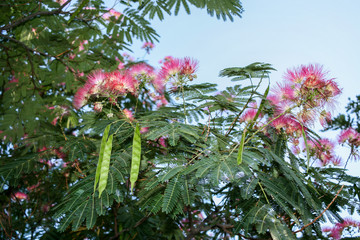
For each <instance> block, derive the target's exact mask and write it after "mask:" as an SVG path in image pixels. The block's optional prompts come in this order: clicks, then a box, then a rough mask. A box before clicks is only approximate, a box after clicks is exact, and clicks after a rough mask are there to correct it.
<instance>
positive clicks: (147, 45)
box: [141, 42, 155, 54]
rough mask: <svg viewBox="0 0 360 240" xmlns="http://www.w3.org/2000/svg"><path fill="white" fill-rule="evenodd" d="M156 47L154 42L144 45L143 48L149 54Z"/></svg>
mask: <svg viewBox="0 0 360 240" xmlns="http://www.w3.org/2000/svg"><path fill="white" fill-rule="evenodd" d="M154 47H155V44H153V43H152V42H146V43H144V45H142V47H141V48H143V49H145V51H146V52H147V54H149V53H150V50H152V49H153V48H154Z"/></svg>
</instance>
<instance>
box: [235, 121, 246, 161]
mask: <svg viewBox="0 0 360 240" xmlns="http://www.w3.org/2000/svg"><path fill="white" fill-rule="evenodd" d="M245 138H246V128H245V129H244V131H243V134H242V136H241V141H240V146H239V152H238V156H237V164H238V165H240V164H241V163H242V155H243V151H244V144H245Z"/></svg>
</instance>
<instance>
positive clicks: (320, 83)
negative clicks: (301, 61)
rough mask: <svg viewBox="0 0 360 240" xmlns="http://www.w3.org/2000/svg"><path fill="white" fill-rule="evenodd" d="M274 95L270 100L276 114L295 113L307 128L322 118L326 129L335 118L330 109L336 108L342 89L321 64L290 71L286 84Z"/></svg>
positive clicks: (279, 85)
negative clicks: (328, 122)
mask: <svg viewBox="0 0 360 240" xmlns="http://www.w3.org/2000/svg"><path fill="white" fill-rule="evenodd" d="M272 92H273V94H272V95H270V96H269V97H268V100H269V102H270V104H272V105H273V106H274V109H275V115H279V114H284V113H286V114H292V115H293V116H295V117H296V119H298V121H300V122H301V124H303V125H304V126H308V125H309V124H312V123H313V122H314V121H315V120H316V119H320V123H321V124H322V125H323V126H325V125H326V122H327V121H328V120H329V119H330V118H331V115H330V114H329V113H328V111H327V109H328V108H331V107H333V106H334V102H335V97H336V96H338V95H339V94H340V93H341V90H340V89H339V87H338V85H337V83H336V82H335V81H334V80H333V79H329V78H327V72H326V71H324V70H323V67H322V66H321V65H317V64H315V65H313V64H310V65H302V66H300V67H298V68H294V69H289V70H287V72H286V73H285V75H284V82H283V83H282V84H278V85H277V87H275V88H274V89H273V90H272Z"/></svg>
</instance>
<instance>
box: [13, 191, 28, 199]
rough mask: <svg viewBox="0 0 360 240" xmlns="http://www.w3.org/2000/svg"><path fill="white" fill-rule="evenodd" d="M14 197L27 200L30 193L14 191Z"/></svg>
mask: <svg viewBox="0 0 360 240" xmlns="http://www.w3.org/2000/svg"><path fill="white" fill-rule="evenodd" d="M13 198H14V199H19V200H25V199H28V195H27V194H26V193H23V192H16V193H14V197H13Z"/></svg>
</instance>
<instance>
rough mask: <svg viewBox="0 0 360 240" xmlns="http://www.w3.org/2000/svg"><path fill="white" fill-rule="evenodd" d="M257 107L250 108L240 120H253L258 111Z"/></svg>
mask: <svg viewBox="0 0 360 240" xmlns="http://www.w3.org/2000/svg"><path fill="white" fill-rule="evenodd" d="M257 111H258V110H257V109H248V110H247V111H246V112H245V113H244V114H243V115H242V116H241V117H240V119H239V121H240V122H250V121H252V120H253V119H254V118H255V116H256V113H257Z"/></svg>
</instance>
